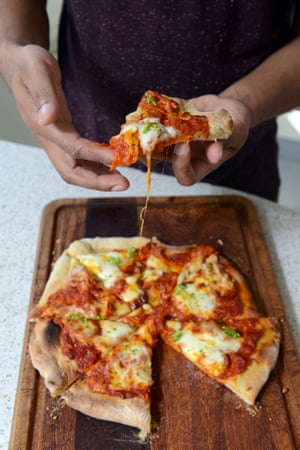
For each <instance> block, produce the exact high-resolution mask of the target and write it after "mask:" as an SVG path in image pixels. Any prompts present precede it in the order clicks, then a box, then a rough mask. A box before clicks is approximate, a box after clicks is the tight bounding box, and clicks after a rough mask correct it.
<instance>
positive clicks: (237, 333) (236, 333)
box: [222, 325, 240, 338]
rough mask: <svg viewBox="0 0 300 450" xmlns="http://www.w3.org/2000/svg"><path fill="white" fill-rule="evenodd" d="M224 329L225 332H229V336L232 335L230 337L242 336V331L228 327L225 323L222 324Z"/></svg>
mask: <svg viewBox="0 0 300 450" xmlns="http://www.w3.org/2000/svg"><path fill="white" fill-rule="evenodd" d="M222 330H223V331H224V333H225V334H227V336H230V337H233V338H238V337H240V333H239V332H238V331H236V330H235V329H234V328H231V327H227V326H226V325H223V326H222Z"/></svg>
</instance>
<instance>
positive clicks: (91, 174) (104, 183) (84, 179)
mask: <svg viewBox="0 0 300 450" xmlns="http://www.w3.org/2000/svg"><path fill="white" fill-rule="evenodd" d="M40 143H41V144H42V147H43V148H45V151H46V152H47V155H48V157H49V159H50V160H51V161H52V163H53V165H54V167H55V168H56V170H57V171H58V173H59V174H60V175H61V177H62V179H63V180H64V181H65V182H66V183H69V184H74V185H77V186H81V187H85V188H87V189H95V190H99V191H114V192H118V191H124V190H126V189H128V187H129V181H128V180H127V179H126V178H125V177H124V176H123V175H121V174H120V173H119V172H118V171H113V172H110V170H109V168H108V167H106V166H104V165H102V164H99V163H98V164H97V163H96V164H92V163H91V162H90V161H82V160H75V159H74V158H72V157H71V156H70V155H68V154H67V153H66V152H64V151H63V150H62V149H60V148H59V147H57V146H56V145H54V144H53V143H49V142H46V141H43V140H41V142H40Z"/></svg>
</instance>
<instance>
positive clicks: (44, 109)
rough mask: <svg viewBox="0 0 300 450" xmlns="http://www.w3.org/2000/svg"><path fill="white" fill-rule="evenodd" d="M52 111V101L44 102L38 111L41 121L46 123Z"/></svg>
mask: <svg viewBox="0 0 300 450" xmlns="http://www.w3.org/2000/svg"><path fill="white" fill-rule="evenodd" d="M51 112H52V106H51V105H50V103H43V105H41V106H40V108H39V112H38V115H39V122H40V123H41V124H44V122H45V123H47V122H48V118H49V115H50V114H51Z"/></svg>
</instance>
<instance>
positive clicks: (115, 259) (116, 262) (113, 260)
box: [108, 256, 122, 266]
mask: <svg viewBox="0 0 300 450" xmlns="http://www.w3.org/2000/svg"><path fill="white" fill-rule="evenodd" d="M108 262H109V264H111V265H112V266H118V265H119V264H121V262H122V260H121V258H120V257H119V256H110V257H109V258H108Z"/></svg>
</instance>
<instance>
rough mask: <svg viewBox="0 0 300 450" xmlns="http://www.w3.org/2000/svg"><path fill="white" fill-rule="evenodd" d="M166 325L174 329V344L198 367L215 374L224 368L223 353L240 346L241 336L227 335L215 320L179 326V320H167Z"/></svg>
mask: <svg viewBox="0 0 300 450" xmlns="http://www.w3.org/2000/svg"><path fill="white" fill-rule="evenodd" d="M167 326H168V328H171V329H173V330H174V334H173V335H172V339H173V343H174V345H175V346H176V347H178V348H179V349H180V350H181V351H182V353H183V354H184V355H185V356H186V357H187V358H188V359H189V360H190V361H192V362H193V363H194V364H196V365H197V366H198V367H200V368H205V370H209V372H210V373H211V374H213V375H216V376H217V375H220V374H221V373H222V372H223V370H224V363H225V354H226V353H229V352H237V351H238V350H239V348H240V346H241V338H234V337H231V336H228V335H227V334H226V333H225V332H224V331H222V329H221V328H220V327H219V326H218V325H217V324H216V323H215V322H203V323H202V324H201V325H199V324H197V326H195V324H193V322H189V323H188V324H187V325H185V326H184V327H182V328H181V326H180V324H179V322H176V321H168V322H167Z"/></svg>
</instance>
